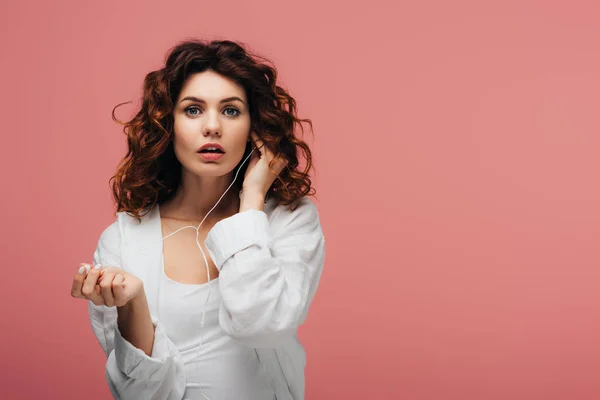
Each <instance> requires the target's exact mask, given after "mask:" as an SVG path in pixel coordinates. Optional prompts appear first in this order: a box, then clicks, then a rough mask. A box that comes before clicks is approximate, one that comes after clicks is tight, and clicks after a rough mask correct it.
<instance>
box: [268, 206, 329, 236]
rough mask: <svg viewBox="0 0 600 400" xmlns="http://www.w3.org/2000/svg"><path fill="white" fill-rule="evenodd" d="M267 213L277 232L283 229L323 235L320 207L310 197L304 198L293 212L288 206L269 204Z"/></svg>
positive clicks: (272, 226)
mask: <svg viewBox="0 0 600 400" xmlns="http://www.w3.org/2000/svg"><path fill="white" fill-rule="evenodd" d="M265 212H266V214H267V217H268V219H269V224H270V225H271V228H272V229H273V230H275V231H277V230H279V229H283V230H285V231H286V232H289V231H290V230H292V231H302V232H305V233H308V232H312V233H317V234H321V235H322V234H323V231H322V228H321V220H320V217H319V210H318V207H317V205H316V203H315V202H314V200H313V199H312V198H310V197H302V198H301V199H300V200H299V201H298V202H297V203H296V206H295V208H294V209H293V210H290V207H289V206H286V205H277V204H267V207H265Z"/></svg>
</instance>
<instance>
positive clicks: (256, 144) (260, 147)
mask: <svg viewBox="0 0 600 400" xmlns="http://www.w3.org/2000/svg"><path fill="white" fill-rule="evenodd" d="M250 137H251V138H252V141H253V142H254V147H256V148H257V149H258V153H259V155H262V154H265V150H268V149H267V147H266V146H265V142H263V140H262V139H261V138H260V137H258V135H257V134H256V132H252V133H250Z"/></svg>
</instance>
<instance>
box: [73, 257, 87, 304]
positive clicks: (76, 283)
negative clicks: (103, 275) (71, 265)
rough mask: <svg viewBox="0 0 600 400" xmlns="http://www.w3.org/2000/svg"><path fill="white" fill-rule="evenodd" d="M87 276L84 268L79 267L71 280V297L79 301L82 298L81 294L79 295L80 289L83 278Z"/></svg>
mask: <svg viewBox="0 0 600 400" xmlns="http://www.w3.org/2000/svg"><path fill="white" fill-rule="evenodd" d="M86 276H87V270H86V268H85V266H83V265H82V266H81V267H79V270H78V271H77V274H75V277H74V278H73V283H72V285H71V296H73V297H75V298H78V299H81V298H84V296H83V293H81V288H82V287H83V282H84V280H85V277H86Z"/></svg>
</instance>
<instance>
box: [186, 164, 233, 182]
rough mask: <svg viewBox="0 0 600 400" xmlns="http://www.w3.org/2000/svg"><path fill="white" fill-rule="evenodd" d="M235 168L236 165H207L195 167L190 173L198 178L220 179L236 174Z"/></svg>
mask: <svg viewBox="0 0 600 400" xmlns="http://www.w3.org/2000/svg"><path fill="white" fill-rule="evenodd" d="M234 168H235V165H234V166H229V165H222V164H217V163H206V164H203V165H201V166H200V167H198V166H195V168H193V169H191V170H189V171H191V172H192V173H193V174H194V175H196V176H201V177H213V178H219V177H222V176H226V175H228V174H230V173H232V172H233V173H235V171H233V170H234Z"/></svg>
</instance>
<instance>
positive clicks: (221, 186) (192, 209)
mask: <svg viewBox="0 0 600 400" xmlns="http://www.w3.org/2000/svg"><path fill="white" fill-rule="evenodd" d="M231 179H232V177H231V176H223V177H198V176H192V177H188V178H186V177H183V179H182V180H181V185H180V186H179V189H178V190H177V192H176V193H175V195H174V196H173V197H172V198H171V199H169V200H168V201H167V202H165V203H164V204H163V205H161V216H162V217H170V218H176V219H181V220H189V221H201V220H202V219H203V218H204V217H205V215H206V214H207V213H208V212H209V211H210V215H209V216H208V217H207V218H206V223H207V224H210V223H211V221H218V220H221V219H223V218H226V217H229V216H231V215H234V214H236V213H237V212H238V211H239V208H240V198H239V189H238V187H237V186H238V185H235V184H234V185H232V186H231V188H230V189H229V190H228V191H227V193H226V194H225V195H224V196H223V193H225V191H226V190H227V188H228V187H229V186H230V185H231ZM221 196H223V198H222V199H221V200H220V201H219V199H220V198H221ZM217 202H219V204H218V205H217V206H216V207H215V204H216V203H217ZM213 207H215V208H214V210H212V211H211V209H212V208H213Z"/></svg>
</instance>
